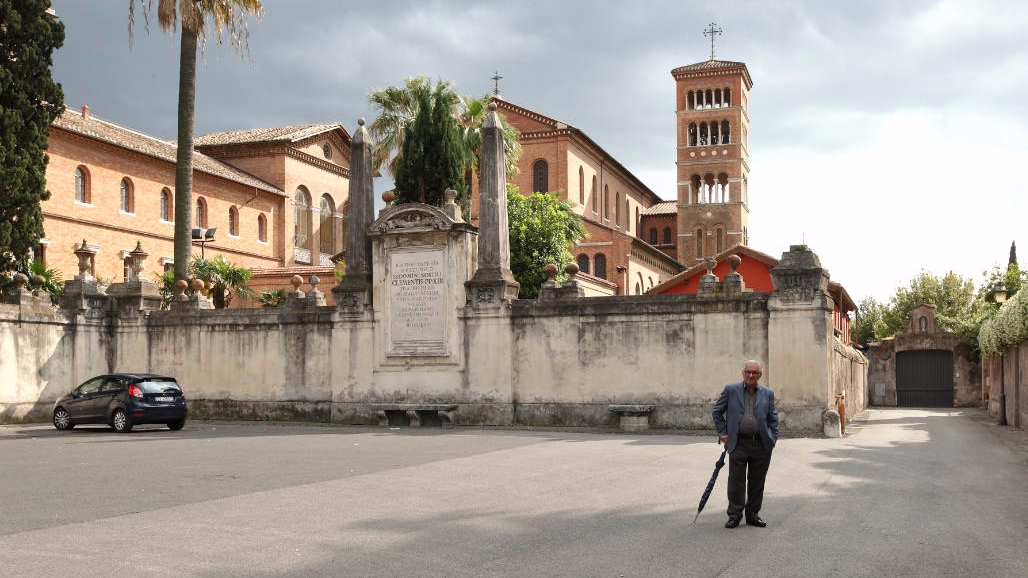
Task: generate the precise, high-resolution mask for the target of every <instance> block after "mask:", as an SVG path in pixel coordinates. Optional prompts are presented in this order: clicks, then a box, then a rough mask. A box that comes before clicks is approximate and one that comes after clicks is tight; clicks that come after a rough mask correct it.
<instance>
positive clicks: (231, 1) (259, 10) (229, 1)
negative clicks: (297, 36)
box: [129, 0, 264, 279]
mask: <svg viewBox="0 0 1028 578" xmlns="http://www.w3.org/2000/svg"><path fill="white" fill-rule="evenodd" d="M137 2H138V3H139V8H140V10H142V12H143V18H144V20H145V21H146V29H147V31H149V29H150V28H149V24H150V17H151V15H152V14H156V16H157V23H158V24H159V25H160V27H161V30H163V31H164V32H165V33H172V34H173V33H174V32H175V29H176V28H177V27H178V25H179V21H180V20H181V24H182V26H181V28H182V43H181V50H180V53H179V86H178V151H177V155H176V166H175V278H176V279H186V278H187V277H188V276H189V254H190V250H191V248H192V246H191V234H190V233H191V231H190V228H191V227H190V223H191V222H192V219H191V218H190V212H191V209H192V197H193V194H192V193H193V120H194V117H195V106H196V49H197V46H198V45H199V44H200V43H201V42H202V41H203V40H204V39H206V34H207V27H206V26H207V23H208V21H209V22H210V24H211V25H213V26H214V28H215V29H216V30H217V34H218V38H219V39H221V38H222V37H224V36H225V35H227V36H228V39H229V43H230V44H231V46H232V47H233V48H235V49H236V50H237V51H239V52H240V53H242V52H246V50H247V39H248V37H249V32H248V30H247V28H246V21H245V20H244V15H245V14H251V15H253V16H254V17H255V18H257V19H260V18H261V17H262V16H263V15H264V8H263V7H262V6H261V2H260V0H129V38H130V39H131V35H132V24H133V22H134V21H135V9H136V3H137Z"/></svg>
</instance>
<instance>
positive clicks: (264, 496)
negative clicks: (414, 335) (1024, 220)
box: [0, 409, 1028, 578]
mask: <svg viewBox="0 0 1028 578" xmlns="http://www.w3.org/2000/svg"><path fill="white" fill-rule="evenodd" d="M718 455H719V448H718V446H717V445H716V444H715V443H714V441H713V437H712V436H691V435H664V434H649V435H646V434H641V435H640V434H594V433H568V432H540V431H520V430H518V431H512V430H444V431H440V430H435V431H417V430H407V429H404V430H378V429H355V428H345V427H332V426H309V425H276V424H229V423H210V422H191V423H189V424H187V425H186V428H185V429H184V430H182V431H179V432H171V431H168V430H164V429H156V428H155V429H146V428H140V429H138V430H137V431H135V432H133V433H131V434H128V435H119V434H114V433H111V432H109V431H107V430H105V429H97V428H76V429H75V430H72V431H70V432H58V431H56V430H54V429H52V428H49V427H45V426H0V464H2V466H0V468H2V469H0V575H2V576H5V577H12V578H13V577H18V578H21V577H25V578H29V577H37V576H38V577H44V576H45V577H50V576H53V577H57V576H60V577H68V576H90V575H94V576H99V575H102V576H110V577H122V576H124V577H129V576H131V577H141V576H145V577H165V576H167V577H176V578H177V577H182V576H191V577H218V578H221V577H226V576H241V577H242V576H245V577H271V576H295V577H300V576H303V577H320V576H326V577H327V576H332V577H340V576H347V577H350V576H355V577H358V576H359V577H363V576H376V577H377V576H406V577H421V576H425V577H476V578H481V577H492V576H496V577H507V576H512V577H513V576H517V577H520V576H526V577H528V576H530V577H542V576H560V577H608V576H609V577H613V578H621V577H626V578H627V577H646V578H650V577H661V576H674V577H682V576H686V577H690V576H703V577H713V576H719V577H735V576H738V577H746V578H752V577H754V576H784V577H793V576H847V577H848V576H867V577H876V578H878V577H883V576H926V577H928V576H931V577H939V576H988V577H990V578H995V577H1005V576H1011V577H1015V576H1016V577H1023V576H1028V500H1026V499H1025V498H1026V493H1028V485H1026V483H1025V482H1026V480H1028V436H1026V435H1025V434H1024V433H1023V432H1020V431H1017V430H1013V429H1012V428H1001V427H999V426H995V425H992V424H991V423H990V422H989V421H988V420H987V419H986V418H985V416H984V415H983V414H982V413H981V412H980V411H977V410H900V409H892V410H875V411H870V412H867V413H866V414H864V415H863V416H861V418H860V419H859V421H857V422H856V423H854V424H853V425H852V426H851V428H850V432H849V435H847V437H845V438H843V439H800V438H795V439H783V440H781V442H780V443H779V445H778V448H777V449H776V451H775V456H774V459H773V462H772V465H771V472H770V473H769V476H768V483H767V486H768V488H767V493H766V496H765V502H764V503H765V506H764V510H763V512H761V514H762V516H763V517H764V518H765V519H767V520H768V522H769V524H770V526H769V527H768V528H766V529H758V528H752V527H747V526H742V527H740V528H737V529H735V530H726V529H725V528H724V527H723V523H724V520H725V514H724V508H725V497H724V492H725V489H724V488H725V486H724V484H725V480H724V478H725V477H726V473H722V479H721V480H719V482H718V486H717V488H716V490H715V493H714V496H713V497H712V498H711V501H710V503H709V504H708V506H707V509H706V510H705V511H704V512H703V514H701V515H700V519H699V522H698V523H697V524H695V525H693V524H692V520H693V515H694V514H695V511H696V503H697V500H698V499H699V495H700V492H701V491H702V489H703V487H704V486H705V484H706V481H707V479H708V478H709V476H710V472H711V470H712V466H713V463H714V461H715V459H716V458H717V456H718Z"/></svg>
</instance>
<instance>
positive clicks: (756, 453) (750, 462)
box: [714, 360, 778, 528]
mask: <svg viewBox="0 0 1028 578" xmlns="http://www.w3.org/2000/svg"><path fill="white" fill-rule="evenodd" d="M761 374H762V371H761V368H760V363H758V362H756V361H754V360H750V361H747V362H746V364H745V365H744V366H743V370H742V381H741V382H739V383H730V384H728V385H726V386H725V389H724V391H722V392H721V395H720V396H719V397H718V398H717V403H715V404H714V425H715V426H716V427H717V434H718V436H719V438H720V441H721V443H723V444H725V448H726V449H727V450H728V456H729V458H728V521H727V522H725V527H726V528H735V527H736V526H738V525H739V522H740V521H741V520H742V517H743V514H745V515H746V523H747V524H749V525H750V526H757V527H758V528H763V527H765V526H767V522H765V521H764V520H763V519H762V518H761V517H760V515H759V514H760V506H761V504H762V502H763V500H764V478H765V477H766V476H767V469H768V466H770V465H771V451H772V450H773V449H774V447H775V443H776V442H777V441H778V410H777V409H775V392H773V391H771V390H770V389H768V388H766V387H764V386H763V385H760V384H758V383H757V382H758V381H759V380H760V376H761ZM747 486H748V487H747ZM747 490H749V491H748V492H747Z"/></svg>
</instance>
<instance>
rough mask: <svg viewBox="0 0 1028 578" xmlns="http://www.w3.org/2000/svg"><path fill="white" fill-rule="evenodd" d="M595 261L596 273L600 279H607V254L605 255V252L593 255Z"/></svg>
mask: <svg viewBox="0 0 1028 578" xmlns="http://www.w3.org/2000/svg"><path fill="white" fill-rule="evenodd" d="M593 263H595V264H596V273H595V275H596V276H597V277H599V278H600V279H606V278H607V256H606V255H604V254H603V253H598V254H597V255H596V256H595V257H593Z"/></svg>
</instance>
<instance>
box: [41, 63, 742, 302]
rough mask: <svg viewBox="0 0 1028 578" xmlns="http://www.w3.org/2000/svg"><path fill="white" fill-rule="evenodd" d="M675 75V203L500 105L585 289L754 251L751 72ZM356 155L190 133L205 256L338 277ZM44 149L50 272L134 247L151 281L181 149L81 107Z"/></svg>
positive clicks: (521, 183)
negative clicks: (577, 238)
mask: <svg viewBox="0 0 1028 578" xmlns="http://www.w3.org/2000/svg"><path fill="white" fill-rule="evenodd" d="M671 74H672V77H673V78H674V81H675V94H676V97H675V104H676V126H675V130H676V134H677V147H676V150H677V157H676V165H677V175H678V176H677V191H675V194H674V198H675V200H669V201H665V200H663V199H662V197H661V195H660V194H658V192H655V191H653V190H651V189H650V188H649V187H648V186H647V185H646V184H645V183H643V182H642V181H641V180H640V179H639V178H637V177H636V176H635V175H633V174H632V172H631V171H630V170H628V168H627V167H625V166H624V165H622V164H621V163H620V162H619V161H618V160H617V159H615V158H613V157H611V156H610V155H609V154H608V153H607V152H606V151H605V150H604V149H603V148H602V147H601V146H600V145H599V144H598V143H597V142H595V141H594V140H592V139H591V138H590V137H589V136H588V135H586V134H585V133H584V132H583V131H582V130H580V129H578V128H576V127H574V126H572V125H570V124H568V123H566V122H563V121H560V120H557V119H554V118H551V117H548V116H546V115H544V114H541V113H538V112H534V111H531V110H528V109H526V108H524V107H521V106H518V105H517V104H514V103H511V102H508V101H506V100H504V99H502V98H500V97H496V98H495V101H496V102H497V104H498V107H499V111H500V113H501V114H502V115H504V117H505V118H506V119H507V121H508V122H509V123H511V124H512V125H513V126H514V127H516V128H517V129H518V130H519V131H520V133H521V136H520V143H521V146H522V151H523V152H522V156H521V159H520V169H521V170H520V172H519V174H518V175H517V176H515V177H514V183H513V184H515V185H517V186H518V187H519V189H520V190H521V191H522V192H523V193H529V192H533V191H558V190H559V191H561V194H562V198H563V199H564V200H567V201H568V202H569V203H570V204H571V205H572V206H573V210H574V211H575V212H576V213H577V214H578V215H579V216H580V217H581V218H582V220H583V222H584V224H585V227H586V229H587V231H588V233H589V236H588V238H586V239H584V240H583V241H582V242H581V243H580V244H579V245H578V246H577V247H575V249H574V250H573V253H574V255H575V260H576V262H577V264H578V266H579V268H580V270H581V272H582V275H581V281H582V282H583V285H584V286H585V287H587V288H588V294H593V295H604V294H606V295H633V294H641V293H644V292H646V291H649V290H650V289H653V288H654V287H656V286H658V285H661V284H662V283H664V282H666V281H667V280H669V279H671V278H672V277H674V276H675V275H677V274H679V273H681V272H683V271H685V270H687V269H689V268H691V267H693V266H695V265H697V264H698V263H700V262H702V260H703V258H705V257H711V256H715V255H719V254H721V253H723V252H724V251H726V250H727V249H729V248H731V247H734V246H737V245H746V244H747V242H748V231H747V227H748V221H749V209H748V191H747V174H748V171H749V166H748V156H749V153H748V148H747V132H748V124H749V118H748V114H747V109H748V94H749V90H750V88H751V87H752V85H753V82H752V80H751V79H750V75H749V72H748V70H747V69H746V65H745V64H743V63H740V62H726V61H719V60H714V59H710V60H708V61H705V62H700V63H696V64H690V65H687V66H682V67H679V68H675V69H674V70H672V71H671ZM349 144H350V136H349V134H348V133H347V132H346V130H345V129H344V128H343V127H342V126H341V125H339V124H313V125H303V126H293V127H278V128H268V129H253V130H243V131H232V132H225V133H216V134H210V135H201V136H198V137H196V139H195V153H194V167H195V176H194V190H193V206H194V207H193V222H192V223H191V227H194V228H196V229H199V231H200V237H201V240H203V241H204V243H203V244H202V245H197V247H196V248H197V249H198V250H197V251H196V252H200V251H203V252H204V253H205V255H206V256H214V255H218V254H223V255H225V256H226V257H227V258H228V259H229V260H230V261H232V262H233V263H234V264H237V265H242V266H247V267H251V268H253V269H254V270H255V272H256V273H255V279H254V282H255V283H254V285H255V286H257V287H260V288H268V287H272V286H279V287H281V286H286V280H287V279H288V277H289V276H291V275H292V274H294V273H300V274H302V275H303V276H305V277H306V276H307V275H309V274H312V273H317V274H319V275H321V276H323V277H324V276H326V275H327V276H328V279H330V278H331V270H332V268H333V257H334V256H335V257H337V258H338V257H339V256H340V254H341V253H342V252H343V251H344V249H345V247H344V240H345V230H344V227H345V218H344V217H345V213H346V207H347V194H348V185H349V158H348V157H349ZM48 154H49V155H50V164H49V165H48V167H47V188H48V189H49V190H50V191H51V193H52V197H51V199H50V200H48V201H46V202H44V203H43V214H44V218H45V225H44V227H45V230H46V237H45V238H44V239H43V240H42V242H41V244H40V248H39V254H40V255H41V256H42V257H43V258H44V260H45V261H46V262H47V264H48V265H49V266H50V267H55V268H57V269H59V270H60V271H61V272H62V273H63V274H64V276H65V277H66V278H70V277H71V276H72V275H74V274H75V273H77V261H76V258H75V256H74V254H73V252H72V250H73V247H76V246H78V245H79V244H81V242H82V240H83V239H85V240H86V242H87V244H88V245H90V247H91V248H92V249H94V250H95V251H96V252H97V253H96V257H95V264H94V274H95V275H96V276H98V277H100V278H101V279H106V280H111V281H120V280H122V279H123V277H124V276H125V274H126V263H127V258H128V252H129V251H131V250H132V249H133V248H134V247H135V245H136V242H137V241H140V242H141V243H142V246H143V248H144V250H146V251H147V252H148V253H149V255H150V257H149V260H148V263H147V269H148V270H150V271H155V270H157V271H159V270H162V269H163V270H167V269H168V268H170V267H171V264H172V257H173V243H172V240H173V232H174V224H173V222H172V221H173V219H174V209H173V197H174V195H173V194H172V189H173V188H174V182H175V145H174V143H173V142H170V141H164V140H160V139H157V138H154V137H150V136H147V135H143V134H141V133H138V132H136V131H134V130H132V129H130V128H127V127H121V126H118V125H117V124H115V123H111V122H108V121H105V120H102V119H99V118H96V117H95V116H92V115H90V113H89V109H88V107H82V111H81V112H79V111H74V110H67V111H66V112H65V113H64V114H63V115H62V116H61V117H60V118H58V119H57V120H56V121H55V122H54V123H53V126H52V129H51V136H50V149H49V151H48ZM475 189H477V187H475ZM664 193H665V195H666V196H671V192H670V191H667V192H664ZM476 201H477V199H476V198H474V197H473V198H472V221H473V222H474V216H475V214H476V212H477V211H476V205H477V203H476ZM208 232H211V233H213V234H212V235H211V237H212V239H211V240H209V241H208V240H207V239H205V237H206V236H207V233H208Z"/></svg>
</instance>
